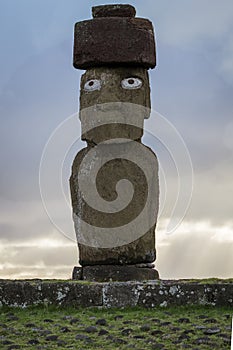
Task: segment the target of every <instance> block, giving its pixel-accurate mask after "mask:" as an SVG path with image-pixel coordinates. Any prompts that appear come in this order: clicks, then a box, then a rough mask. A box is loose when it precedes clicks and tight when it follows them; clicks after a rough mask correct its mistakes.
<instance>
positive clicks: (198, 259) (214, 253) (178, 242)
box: [156, 221, 233, 279]
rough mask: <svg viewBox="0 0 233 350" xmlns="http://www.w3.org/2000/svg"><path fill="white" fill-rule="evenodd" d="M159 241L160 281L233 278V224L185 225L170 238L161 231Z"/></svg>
mask: <svg viewBox="0 0 233 350" xmlns="http://www.w3.org/2000/svg"><path fill="white" fill-rule="evenodd" d="M161 224H162V223H160V227H161ZM156 237H157V253H158V258H157V261H156V267H157V268H158V270H159V271H160V275H161V278H164V279H166V278H168V279H169V278H174V277H175V278H207V277H218V278H229V277H232V273H233V268H232V266H233V255H232V249H233V222H231V223H230V224H229V223H227V224H226V225H225V226H219V227H218V226H212V225H211V224H210V223H209V222H208V221H201V222H198V221H193V222H183V223H182V225H181V226H180V227H179V229H178V230H177V232H175V233H173V234H171V235H166V234H164V232H163V230H161V229H160V228H158V232H157V235H156Z"/></svg>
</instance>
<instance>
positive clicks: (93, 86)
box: [84, 79, 101, 91]
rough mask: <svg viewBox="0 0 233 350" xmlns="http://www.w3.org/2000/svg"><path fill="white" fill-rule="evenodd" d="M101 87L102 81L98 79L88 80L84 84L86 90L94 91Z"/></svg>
mask: <svg viewBox="0 0 233 350" xmlns="http://www.w3.org/2000/svg"><path fill="white" fill-rule="evenodd" d="M100 89H101V81H100V80H97V79H91V80H88V81H87V82H86V83H85V85H84V90H85V91H94V90H100Z"/></svg>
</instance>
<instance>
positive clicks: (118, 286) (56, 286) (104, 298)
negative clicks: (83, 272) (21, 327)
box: [0, 280, 233, 308]
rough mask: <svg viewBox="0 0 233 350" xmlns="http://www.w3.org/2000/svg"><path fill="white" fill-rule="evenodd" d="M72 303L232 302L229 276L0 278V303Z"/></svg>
mask: <svg viewBox="0 0 233 350" xmlns="http://www.w3.org/2000/svg"><path fill="white" fill-rule="evenodd" d="M32 305H57V306H64V307H66V306H72V307H93V306H94V307H133V306H141V307H149V308H153V307H166V306H172V305H175V306H181V305H183V306H184V305H210V306H216V307H218V306H226V307H229V306H230V307H232V306H233V280H230V281H228V280H217V281H213V282H208V280H207V281H206V280H203V281H202V280H197V281H195V280H194V281H193V280H155V281H154V280H151V281H144V282H137V281H129V282H108V283H97V282H93V283H91V282H85V281H71V280H0V306H11V307H28V306H32Z"/></svg>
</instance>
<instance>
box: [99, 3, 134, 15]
mask: <svg viewBox="0 0 233 350" xmlns="http://www.w3.org/2000/svg"><path fill="white" fill-rule="evenodd" d="M135 15H136V10H135V8H134V7H133V6H131V5H125V4H124V5H123V4H120V5H117V4H116V5H101V6H94V7H92V16H93V17H94V18H97V17H135Z"/></svg>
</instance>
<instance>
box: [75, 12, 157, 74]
mask: <svg viewBox="0 0 233 350" xmlns="http://www.w3.org/2000/svg"><path fill="white" fill-rule="evenodd" d="M73 65H74V67H75V68H77V69H88V68H90V67H98V66H138V67H144V68H147V69H149V68H154V67H155V65H156V55H155V40H154V30H153V25H152V23H151V22H150V21H149V20H147V19H144V18H129V17H98V18H94V19H92V20H86V21H82V22H77V23H76V24H75V29H74V52H73Z"/></svg>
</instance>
